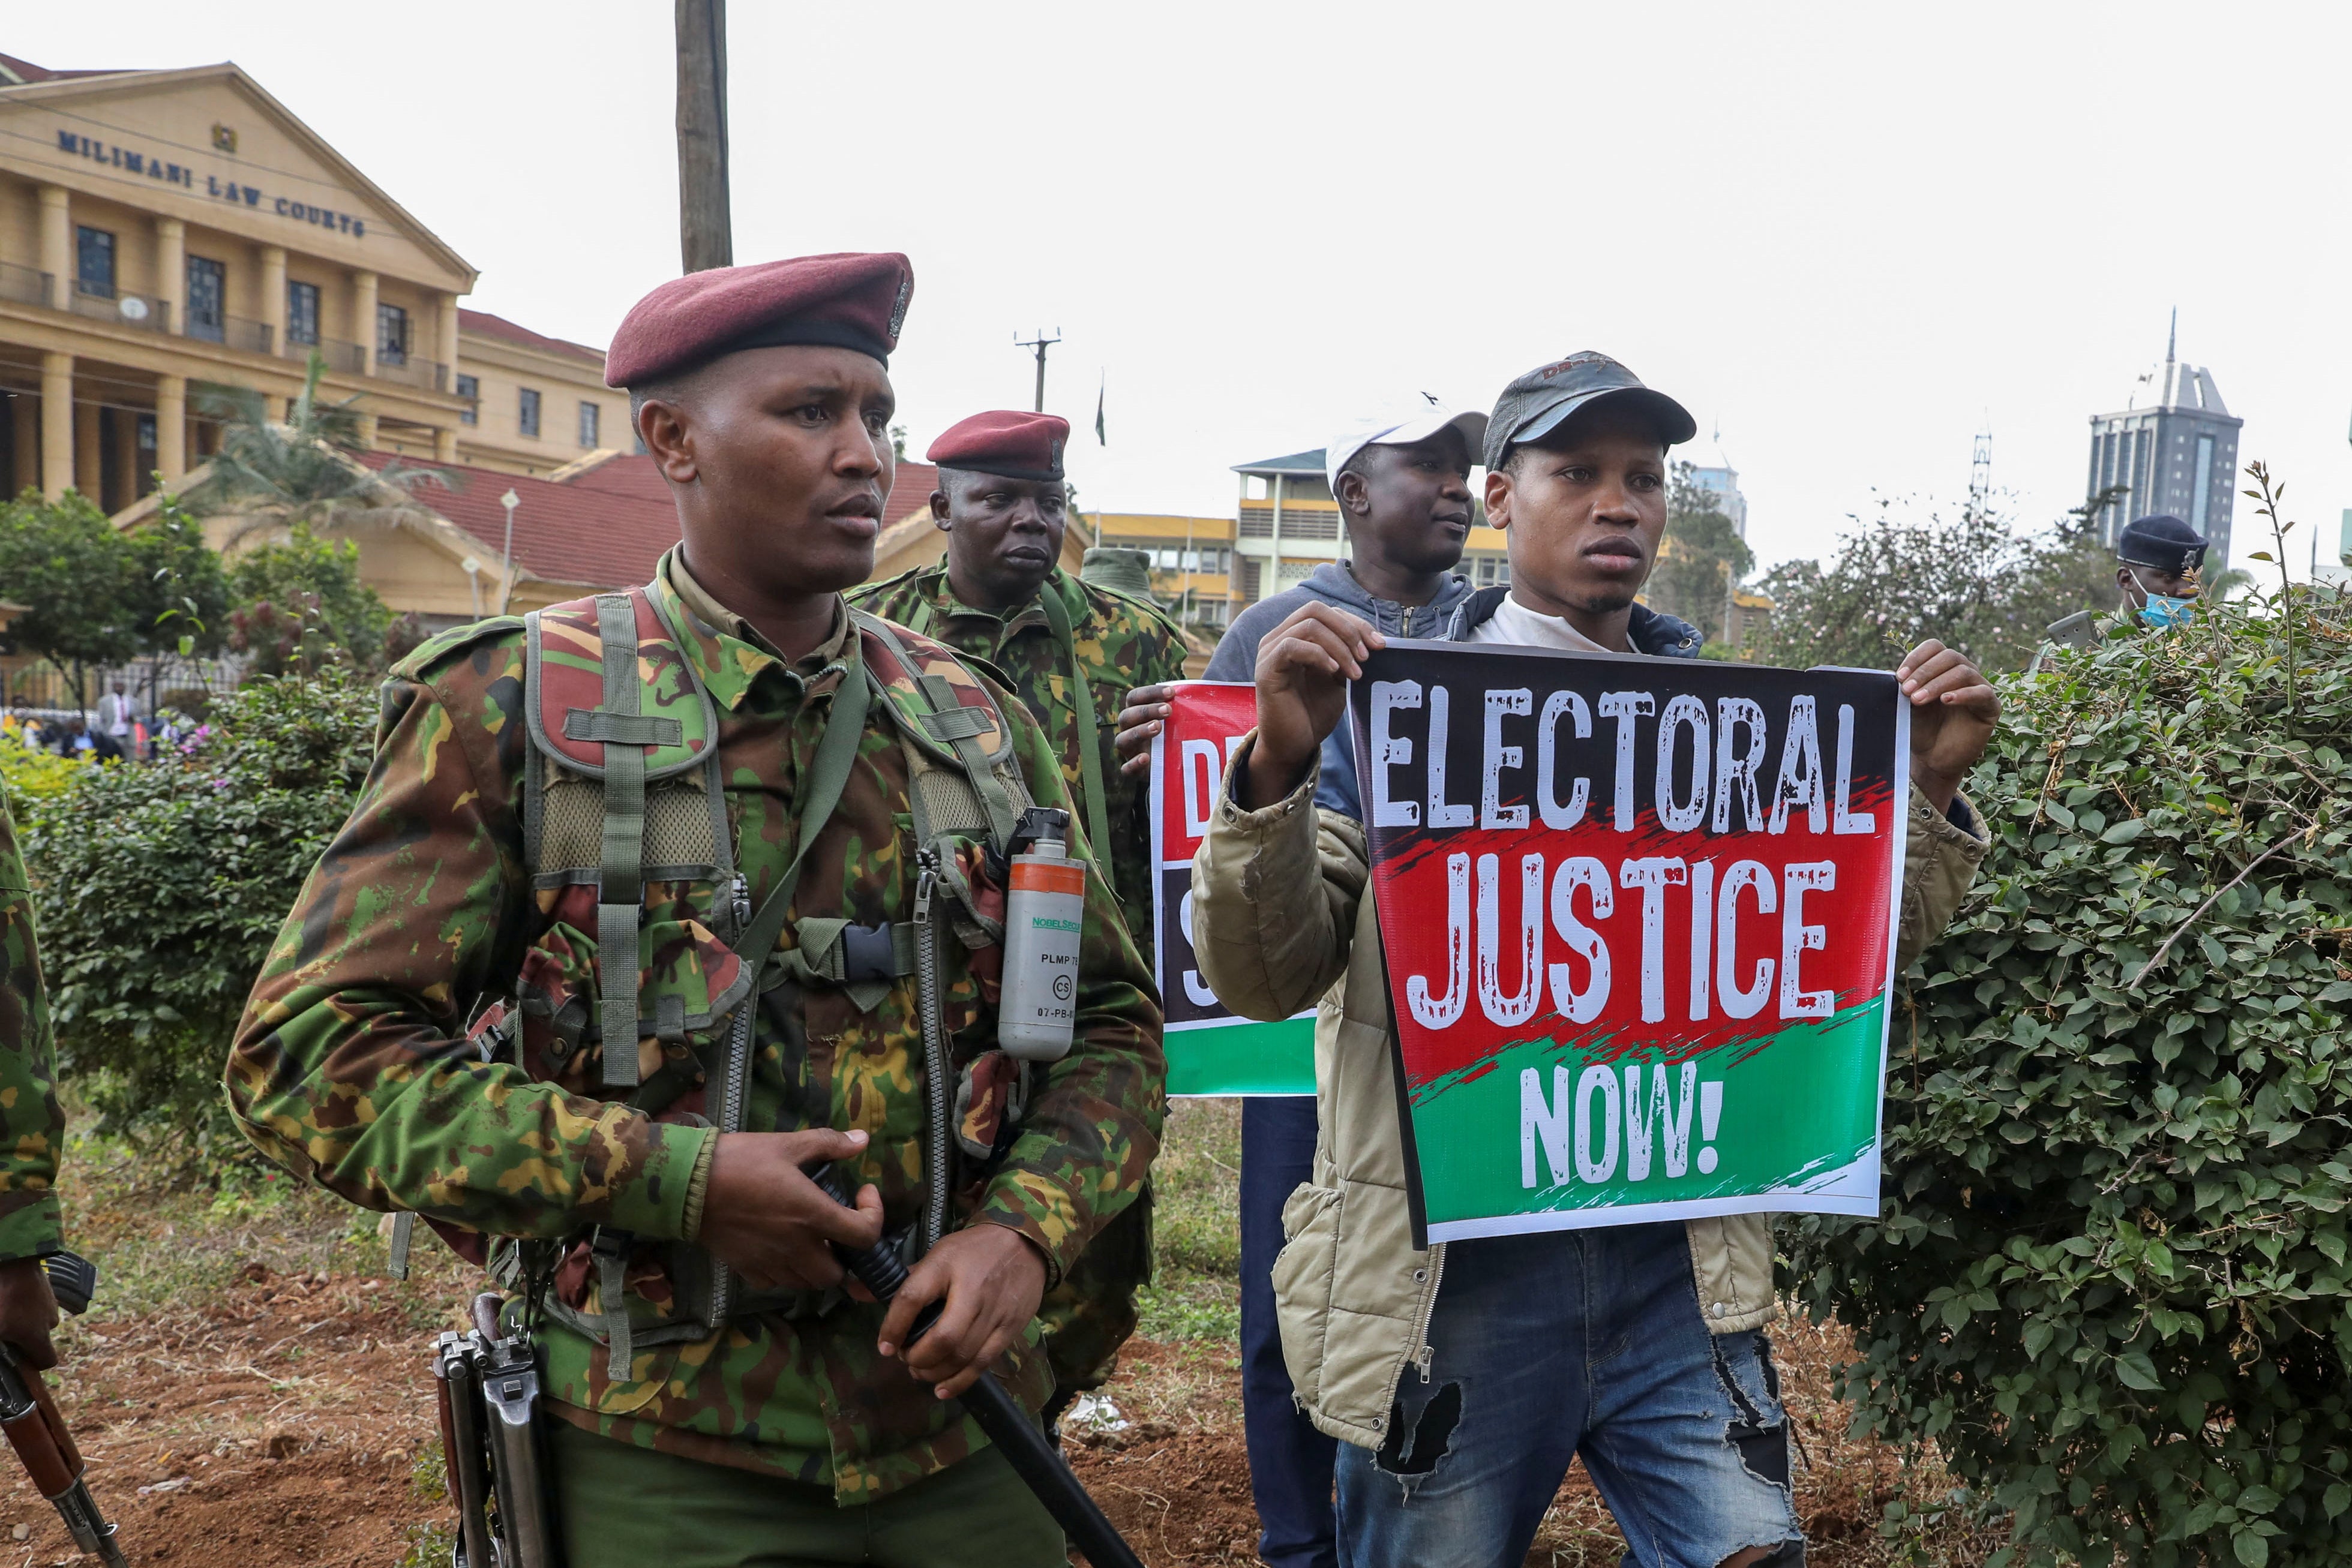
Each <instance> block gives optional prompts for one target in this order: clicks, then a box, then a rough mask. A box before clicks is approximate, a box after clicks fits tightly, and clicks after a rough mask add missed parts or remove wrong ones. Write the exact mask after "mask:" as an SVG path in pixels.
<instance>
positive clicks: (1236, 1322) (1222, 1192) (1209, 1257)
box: [1137, 1100, 1242, 1343]
mask: <svg viewBox="0 0 2352 1568" xmlns="http://www.w3.org/2000/svg"><path fill="white" fill-rule="evenodd" d="M1241 1163H1242V1113H1241V1102H1240V1101H1238V1100H1178V1101H1174V1102H1172V1103H1171V1104H1170V1106H1169V1109H1168V1128H1167V1132H1166V1134H1165V1135H1164V1137H1163V1139H1162V1141H1161V1144H1160V1161H1159V1163H1158V1164H1157V1165H1156V1166H1153V1167H1152V1190H1153V1193H1154V1195H1155V1202H1156V1206H1157V1207H1155V1208H1154V1209H1153V1211H1152V1216H1151V1225H1152V1253H1153V1259H1152V1282H1151V1283H1150V1285H1148V1286H1146V1287H1145V1288H1144V1290H1143V1291H1142V1292H1141V1294H1140V1296H1139V1300H1138V1305H1139V1315H1140V1318H1141V1323H1140V1326H1139V1329H1138V1331H1137V1332H1138V1333H1141V1334H1142V1335H1143V1336H1144V1337H1145V1338H1146V1339H1153V1340H1222V1341H1225V1342H1227V1343H1239V1342H1240V1340H1241V1272H1242V1236H1241V1223H1240V1219H1239V1218H1238V1208H1237V1197H1238V1190H1239V1183H1240V1180H1241Z"/></svg>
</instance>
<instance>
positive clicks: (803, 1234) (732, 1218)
mask: <svg viewBox="0 0 2352 1568" xmlns="http://www.w3.org/2000/svg"><path fill="white" fill-rule="evenodd" d="M865 1151H866V1134H864V1133H836V1132H835V1131H833V1130H832V1129H831V1128H817V1129H814V1130H813V1131H809V1132H803V1133H721V1134H719V1147H718V1148H717V1149H716V1150H715V1151H714V1152H713V1153H712V1155H711V1156H710V1184H709V1186H708V1187H707V1188H706V1189H705V1190H704V1192H703V1195H702V1229H701V1231H700V1232H699V1233H698V1235H697V1236H696V1238H695V1239H696V1241H697V1242H698V1244H699V1245H701V1246H702V1247H704V1248H706V1249H709V1251H710V1252H711V1253H713V1254H714V1255H716V1256H717V1257H718V1258H719V1259H720V1260H723V1261H724V1262H725V1263H726V1264H727V1265H728V1267H730V1268H731V1269H733V1270H735V1271H736V1272H737V1273H739V1274H740V1275H742V1276H743V1278H745V1279H746V1280H749V1281H751V1283H752V1284H754V1285H757V1286H759V1287H760V1288H761V1289H762V1290H770V1291H821V1290H824V1289H825V1288H827V1287H828V1286H832V1285H837V1284H839V1283H840V1282H841V1274H842V1270H841V1260H839V1259H838V1258H835V1256H834V1254H833V1247H834V1244H835V1243H839V1244H840V1245H841V1246H843V1247H845V1248H847V1249H850V1250H851V1251H853V1252H859V1251H864V1250H865V1249H866V1248H868V1247H871V1246H873V1245H874V1244H875V1243H876V1242H877V1241H879V1240H881V1239H882V1194H881V1192H880V1190H879V1189H877V1187H875V1186H873V1185H872V1184H871V1183H868V1184H867V1185H866V1186H862V1187H860V1188H858V1189H857V1207H856V1208H844V1207H842V1206H841V1205H839V1204H837V1203H835V1202H834V1201H833V1199H832V1198H830V1197H827V1196H825V1193H824V1188H822V1187H820V1186H817V1185H816V1183H814V1181H811V1180H810V1179H809V1177H808V1175H807V1173H806V1171H804V1170H803V1168H802V1167H803V1166H824V1165H830V1164H831V1163H833V1162H834V1161H835V1160H845V1159H849V1158H852V1157H854V1156H856V1155H860V1154H863V1153H865Z"/></svg>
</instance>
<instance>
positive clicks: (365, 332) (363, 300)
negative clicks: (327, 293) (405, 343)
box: [352, 272, 375, 376]
mask: <svg viewBox="0 0 2352 1568" xmlns="http://www.w3.org/2000/svg"><path fill="white" fill-rule="evenodd" d="M352 342H354V343H357V344H358V345H359V346H360V374H362V375H363V376H372V375H373V374H375V274H374V273H373V272H354V273H352Z"/></svg>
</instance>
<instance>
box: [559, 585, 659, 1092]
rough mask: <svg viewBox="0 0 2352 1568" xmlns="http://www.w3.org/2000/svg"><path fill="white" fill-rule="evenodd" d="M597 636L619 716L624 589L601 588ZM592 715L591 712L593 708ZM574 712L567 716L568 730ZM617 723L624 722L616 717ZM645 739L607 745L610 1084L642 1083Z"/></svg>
mask: <svg viewBox="0 0 2352 1568" xmlns="http://www.w3.org/2000/svg"><path fill="white" fill-rule="evenodd" d="M596 636H597V638H598V640H599V641H600V642H602V643H604V703H603V705H602V706H600V707H599V708H598V710H597V712H598V713H599V714H602V715H606V716H613V718H614V719H616V720H625V719H635V718H637V717H638V710H637V610H636V605H635V601H633V600H632V599H631V598H630V596H629V595H628V594H625V593H600V594H598V595H597V596H596ZM592 717H593V716H592ZM571 727H572V716H570V715H567V716H565V718H564V729H565V731H566V733H569V732H570V730H571ZM613 727H614V729H615V730H616V731H618V730H625V729H626V726H625V725H621V724H618V723H615V724H614V726H613ZM645 745H646V743H645V742H643V741H637V742H634V743H633V742H628V741H623V740H617V739H616V740H614V741H611V742H608V743H607V744H606V745H605V747H604V850H603V854H602V856H601V857H600V863H599V865H598V868H597V878H596V951H597V955H598V956H599V957H600V958H601V960H602V962H600V963H599V964H598V965H597V966H596V967H597V971H598V973H597V979H598V980H599V981H600V982H601V983H602V985H603V987H604V1002H603V1004H602V1006H601V1007H600V1008H599V1009H598V1016H599V1022H600V1024H601V1026H602V1030H601V1032H602V1034H603V1037H604V1086H605V1087H606V1088H608V1089H634V1088H635V1087H636V1086H637V927H638V924H639V920H640V918H641V915H642V911H641V909H640V907H639V905H640V903H641V901H642V899H643V897H644V894H645V876H644V862H645V849H646V753H645Z"/></svg>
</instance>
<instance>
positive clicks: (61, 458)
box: [41, 352, 74, 501]
mask: <svg viewBox="0 0 2352 1568" xmlns="http://www.w3.org/2000/svg"><path fill="white" fill-rule="evenodd" d="M73 372H74V357H73V356H72V355H71V354H60V353H56V352H50V353H45V354H43V355H42V356H41V494H42V495H44V496H47V497H48V498H49V499H50V500H52V501H54V500H56V499H57V498H58V497H60V496H63V495H64V494H65V493H66V492H67V491H68V489H70V488H72V487H73V465H74V428H73Z"/></svg>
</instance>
